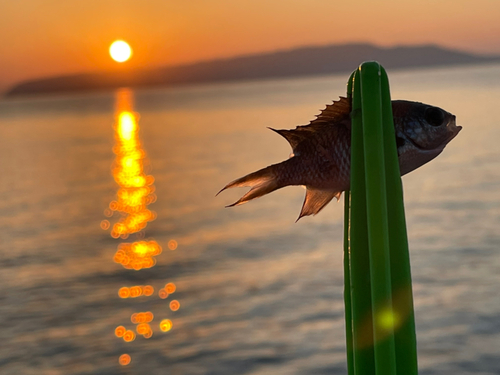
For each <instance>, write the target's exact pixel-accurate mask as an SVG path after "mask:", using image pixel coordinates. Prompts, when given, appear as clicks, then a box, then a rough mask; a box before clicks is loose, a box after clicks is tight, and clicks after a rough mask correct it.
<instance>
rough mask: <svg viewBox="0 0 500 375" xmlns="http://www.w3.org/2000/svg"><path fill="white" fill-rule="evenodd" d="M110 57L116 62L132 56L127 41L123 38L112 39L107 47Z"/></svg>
mask: <svg viewBox="0 0 500 375" xmlns="http://www.w3.org/2000/svg"><path fill="white" fill-rule="evenodd" d="M109 54H110V55H111V58H112V59H113V60H115V61H117V62H124V61H127V60H128V59H130V56H132V49H131V48H130V46H129V45H128V43H127V42H124V41H123V40H117V41H114V42H113V44H111V46H110V47H109Z"/></svg>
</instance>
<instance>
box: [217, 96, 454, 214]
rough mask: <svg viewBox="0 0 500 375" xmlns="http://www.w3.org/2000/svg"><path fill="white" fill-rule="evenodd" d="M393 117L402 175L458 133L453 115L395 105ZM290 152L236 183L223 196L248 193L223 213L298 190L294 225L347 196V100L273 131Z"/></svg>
mask: <svg viewBox="0 0 500 375" xmlns="http://www.w3.org/2000/svg"><path fill="white" fill-rule="evenodd" d="M391 104H392V112H393V118H394V130H395V135H396V146H397V152H398V159H399V169H400V172H401V175H402V176H403V175H405V174H407V173H409V172H411V171H413V170H415V169H417V168H419V167H421V166H422V165H424V164H426V163H428V162H429V161H431V160H432V159H434V158H435V157H437V156H438V155H439V154H440V153H441V152H442V151H443V150H444V148H445V146H446V145H447V144H448V143H449V142H450V141H451V140H452V139H453V138H455V137H456V136H457V134H458V133H459V132H460V130H461V129H462V127H461V126H457V125H456V117H455V115H453V114H451V113H449V112H447V111H445V110H443V109H441V108H439V107H435V106H432V105H429V104H424V103H420V102H413V101H406V100H393V101H392V102H391ZM269 129H271V130H272V131H274V132H276V133H278V134H279V135H281V136H282V137H284V138H285V139H286V140H287V141H288V143H289V144H290V146H291V148H292V154H291V155H290V157H289V158H288V159H287V160H285V161H283V162H281V163H277V164H273V165H270V166H268V167H266V168H263V169H260V170H258V171H256V172H253V173H250V174H248V175H246V176H243V177H241V178H238V179H236V180H234V181H232V182H230V183H228V184H227V185H226V186H224V187H223V188H222V189H221V190H220V191H219V193H217V195H218V194H220V193H221V192H222V191H224V190H226V189H229V188H235V187H250V188H251V189H250V190H249V191H248V192H247V193H246V194H245V195H243V196H242V197H241V198H240V199H239V200H237V201H236V202H234V203H233V204H230V205H228V206H226V207H233V206H238V205H241V204H243V203H246V202H248V201H250V200H252V199H255V198H258V197H261V196H263V195H266V194H269V193H271V192H273V191H275V190H278V189H281V188H283V187H285V186H293V185H302V186H305V188H306V196H305V199H304V203H303V205H302V209H301V211H300V215H299V217H298V219H297V221H298V220H299V219H300V218H302V217H304V216H309V215H316V214H317V213H318V212H320V211H321V210H322V209H323V208H324V207H325V206H326V205H327V204H328V203H329V202H330V201H331V200H332V199H333V198H334V197H335V198H337V200H339V199H340V196H341V194H342V192H343V191H346V190H349V185H350V166H351V100H350V99H348V98H345V97H340V100H337V101H333V104H329V105H327V106H326V108H325V109H324V110H322V111H321V112H320V114H319V115H317V116H316V118H315V119H314V120H312V121H311V122H310V123H309V124H308V125H303V126H297V127H296V128H295V129H291V130H285V129H279V130H277V129H273V128H269Z"/></svg>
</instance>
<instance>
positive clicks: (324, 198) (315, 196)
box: [297, 187, 342, 221]
mask: <svg viewBox="0 0 500 375" xmlns="http://www.w3.org/2000/svg"><path fill="white" fill-rule="evenodd" d="M341 194H342V192H341V191H332V190H319V189H314V188H311V187H307V190H306V198H305V200H304V204H303V205H302V210H301V211H300V215H299V218H298V219H297V221H298V220H299V219H300V218H301V217H303V216H309V215H316V214H317V213H318V212H320V211H321V210H322V209H323V207H325V206H326V205H327V204H328V203H330V201H331V200H332V199H333V197H336V198H337V200H339V199H340V195H341Z"/></svg>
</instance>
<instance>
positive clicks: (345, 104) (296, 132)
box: [269, 97, 351, 151]
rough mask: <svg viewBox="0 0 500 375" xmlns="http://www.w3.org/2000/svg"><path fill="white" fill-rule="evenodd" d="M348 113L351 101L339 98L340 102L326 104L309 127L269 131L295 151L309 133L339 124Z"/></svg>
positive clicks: (347, 117) (347, 116)
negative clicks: (279, 136)
mask: <svg viewBox="0 0 500 375" xmlns="http://www.w3.org/2000/svg"><path fill="white" fill-rule="evenodd" d="M350 113H351V101H350V100H349V99H347V98H344V97H340V100H337V101H333V104H327V106H326V108H325V109H323V110H322V111H321V113H320V114H319V115H317V116H316V118H315V119H314V120H312V121H311V122H310V123H309V125H303V126H297V127H296V128H295V129H293V130H286V129H279V130H276V129H273V128H269V129H271V130H272V131H275V132H276V133H278V134H279V135H281V136H282V137H284V138H285V139H286V140H287V141H288V143H290V146H291V147H292V150H294V151H295V147H297V145H298V144H299V143H300V142H301V141H303V140H304V139H307V138H308V137H310V136H311V133H316V132H318V131H320V130H321V129H322V128H324V127H328V126H334V125H335V123H336V122H337V123H340V122H341V121H342V120H345V119H349V116H350Z"/></svg>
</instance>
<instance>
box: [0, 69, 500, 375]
mask: <svg viewBox="0 0 500 375" xmlns="http://www.w3.org/2000/svg"><path fill="white" fill-rule="evenodd" d="M388 74H389V81H390V87H391V95H392V98H393V99H406V100H414V101H419V102H424V103H428V104H433V105H436V106H439V107H441V108H443V109H446V110H447V111H449V112H451V113H453V114H455V115H456V117H457V124H458V125H461V126H463V129H462V131H461V133H460V134H459V135H458V136H457V137H456V138H455V139H454V140H453V141H452V142H451V143H450V144H449V145H448V146H447V147H446V148H445V150H444V151H443V153H442V154H441V155H440V156H439V157H437V158H436V159H435V160H433V161H432V162H430V163H429V164H427V165H425V166H423V167H421V168H419V169H418V170H416V171H414V172H412V173H410V174H409V175H407V176H405V177H404V178H403V185H404V196H405V209H406V220H407V227H408V237H409V246H410V256H411V267H412V277H413V293H414V302H415V316H416V331H417V342H418V362H419V374H421V375H437V374H439V375H461V374H463V375H466V374H467V375H468V374H475V375H493V374H500V143H499V142H500V120H499V107H500V65H498V64H490V65H469V66H453V67H440V68H428V69H414V70H394V71H391V70H388ZM347 79H348V75H346V74H343V75H325V76H315V77H301V78H292V79H276V80H261V81H250V82H232V83H217V84H206V85H195V86H184V87H171V88H154V89H139V90H129V89H126V88H124V89H121V90H118V91H116V92H100V93H92V94H71V95H69V94H68V95H52V96H39V97H21V98H13V99H10V98H8V99H3V100H1V101H0V176H1V178H0V285H1V287H0V373H1V374H3V375H7V374H13V375H14V374H15V375H19V374H23V375H30V374H37V375H66V374H78V375H83V374H145V375H154V374H172V375H183V374H186V375H191V374H193V375H202V374H207V375H208V374H210V375H226V374H228V375H239V374H246V375H271V374H272V375H285V374H287V375H288V374H307V375H313V374H314V375H320V374H321V375H323V374H324V375H326V374H332V375H333V374H346V373H347V366H346V353H345V352H346V349H345V325H344V302H343V208H344V204H343V198H342V199H341V200H340V202H338V203H337V202H335V200H334V201H333V202H331V203H330V204H329V205H328V206H327V207H326V208H325V209H324V210H323V211H321V212H320V213H319V214H318V215H317V216H314V217H306V218H302V219H301V220H299V221H298V222H295V221H296V219H297V217H298V214H299V212H300V208H301V206H302V202H303V199H304V192H305V191H304V189H303V188H301V187H287V188H284V189H280V190H278V191H276V192H274V193H272V194H270V195H267V196H265V197H262V198H259V199H257V200H255V201H252V202H250V203H248V204H245V205H241V206H237V207H231V208H225V206H227V205H229V204H231V203H233V202H234V201H236V200H237V199H238V198H239V197H240V196H241V195H242V194H243V193H244V192H245V191H246V190H245V188H239V189H230V190H227V191H224V192H222V193H221V194H219V195H218V196H216V194H217V192H218V191H219V190H220V189H221V188H222V187H224V186H225V184H227V183H228V182H230V181H232V180H234V179H236V178H238V177H241V176H243V175H245V174H247V173H250V172H253V171H255V170H257V169H260V168H262V167H265V166H267V165H269V164H274V163H277V162H279V161H282V160H284V159H286V158H287V157H288V156H289V154H290V152H291V150H290V148H289V145H288V144H287V142H286V141H285V140H284V139H283V138H281V137H280V136H279V135H277V134H275V133H273V132H271V131H269V130H268V129H267V127H273V128H277V129H281V128H284V129H289V128H294V127H295V126H297V125H305V124H307V123H308V122H309V121H310V120H311V119H313V118H314V115H316V114H318V113H319V111H320V110H321V109H323V108H324V107H325V105H326V104H329V103H331V102H332V100H334V99H337V98H338V97H339V96H341V95H345V92H346V83H347ZM127 199H129V200H127ZM134 249H135V250H134ZM134 257H135V258H134ZM134 259H135V260H134ZM137 259H139V260H137ZM141 313H142V314H141ZM141 324H142V326H141Z"/></svg>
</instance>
